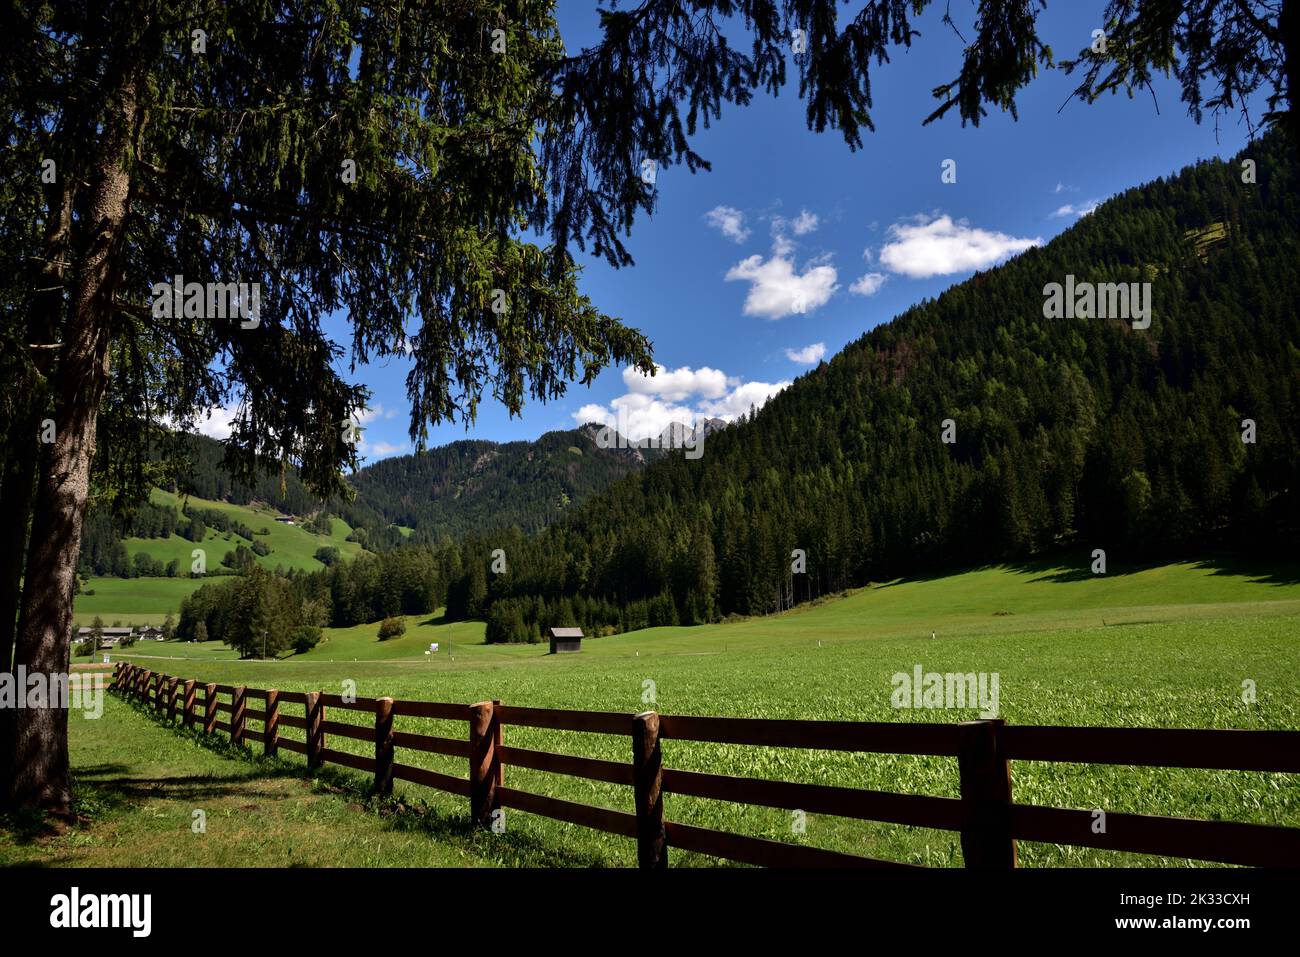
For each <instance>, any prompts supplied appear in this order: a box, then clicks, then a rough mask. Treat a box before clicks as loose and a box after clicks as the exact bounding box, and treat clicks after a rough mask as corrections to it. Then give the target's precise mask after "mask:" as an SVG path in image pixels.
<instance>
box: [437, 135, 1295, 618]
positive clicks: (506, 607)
mask: <svg viewBox="0 0 1300 957" xmlns="http://www.w3.org/2000/svg"><path fill="white" fill-rule="evenodd" d="M1246 158H1250V159H1253V160H1254V161H1255V162H1256V164H1257V171H1256V179H1257V182H1255V183H1246V182H1243V177H1242V165H1241V161H1242V160H1243V159H1246ZM1298 263H1300V201H1298V197H1297V176H1296V162H1295V157H1294V154H1293V152H1292V150H1291V147H1290V145H1289V144H1288V143H1287V142H1286V141H1285V140H1284V139H1283V138H1282V137H1281V136H1279V135H1276V134H1270V135H1268V136H1267V137H1265V138H1264V139H1263V140H1262V141H1260V142H1257V143H1256V144H1254V145H1253V146H1251V147H1250V148H1249V149H1248V150H1246V151H1245V152H1244V153H1243V154H1242V155H1241V156H1240V157H1238V158H1237V159H1235V160H1233V161H1229V162H1218V161H1214V162H1204V163H1199V164H1197V165H1195V166H1192V167H1189V168H1187V169H1185V170H1183V171H1182V172H1181V173H1178V174H1177V175H1175V176H1172V177H1170V178H1167V179H1160V180H1157V181H1155V182H1153V183H1149V184H1147V185H1145V186H1142V187H1139V188H1135V189H1131V190H1129V191H1127V192H1125V193H1123V194H1122V195H1120V196H1117V197H1115V198H1113V199H1112V200H1110V201H1109V202H1107V203H1105V204H1104V205H1103V206H1101V207H1100V208H1099V209H1098V210H1097V211H1096V212H1095V213H1093V214H1092V215H1090V216H1088V217H1086V218H1085V219H1083V220H1081V221H1080V222H1079V223H1078V224H1077V225H1075V226H1074V227H1073V228H1071V229H1069V230H1068V231H1066V232H1065V233H1064V234H1062V235H1061V236H1059V237H1057V238H1056V239H1055V240H1053V241H1052V242H1050V243H1048V244H1047V245H1045V246H1043V247H1041V248H1037V249H1033V250H1030V251H1028V252H1026V253H1025V254H1023V255H1021V256H1018V257H1017V258H1015V259H1014V260H1012V261H1010V262H1008V263H1007V264H1005V265H1003V266H1001V267H998V268H996V269H992V270H990V271H988V272H984V273H980V274H977V275H976V276H974V277H973V278H971V279H970V280H968V281H966V282H963V283H961V284H960V285H957V286H955V287H953V288H952V289H950V290H948V291H947V292H945V293H944V294H943V295H941V296H940V297H939V298H938V299H936V300H933V301H925V302H922V303H920V304H918V305H917V306H915V307H913V308H911V309H909V310H908V311H907V312H905V313H904V314H902V315H900V316H898V317H897V318H896V319H894V320H893V321H892V322H889V323H887V324H885V325H883V326H881V327H879V328H876V329H874V330H872V331H871V332H869V333H867V334H866V335H864V336H863V337H862V338H861V339H860V340H858V341H857V342H855V343H853V344H851V345H849V346H848V347H846V348H845V349H844V350H843V351H842V352H841V353H840V354H838V355H837V356H835V357H834V358H833V359H832V360H830V361H829V362H826V363H823V364H822V365H821V366H820V367H819V368H817V369H815V370H813V371H811V372H810V373H808V374H806V375H804V376H802V377H801V378H800V379H798V380H797V381H796V382H795V383H794V384H793V385H792V386H790V387H789V388H788V389H786V390H785V391H784V392H782V393H781V394H779V395H778V396H776V397H774V398H773V399H772V400H771V401H770V402H769V403H768V404H767V405H766V406H765V407H764V408H763V409H762V410H761V411H760V412H759V413H758V415H757V417H756V418H755V419H754V420H753V421H749V422H744V423H739V424H737V425H734V426H732V427H731V428H729V429H726V430H725V431H723V432H722V433H720V434H718V435H716V436H713V437H711V440H710V442H709V444H708V445H707V446H706V448H705V453H704V455H703V457H702V458H700V459H698V460H695V461H691V460H687V459H685V458H684V457H683V456H682V455H679V454H674V455H669V456H668V457H666V459H665V460H663V461H661V462H658V463H655V464H652V465H650V466H649V467H647V468H646V469H644V470H643V471H641V472H638V473H637V474H634V475H632V476H629V477H628V478H626V479H624V480H622V481H621V482H618V483H616V484H615V485H613V486H611V487H610V488H609V489H608V490H606V491H605V492H603V493H601V494H599V495H596V496H594V497H592V498H591V499H590V500H588V501H587V502H586V503H585V504H583V505H581V506H580V507H578V508H577V509H576V510H574V512H573V513H572V514H571V515H570V516H569V518H568V519H567V520H566V521H565V522H563V523H560V524H558V525H556V526H554V527H552V528H551V529H549V530H547V531H546V532H544V533H543V534H541V535H540V536H535V537H531V538H524V537H517V538H511V540H510V542H509V547H510V549H511V550H512V551H511V554H512V557H513V562H512V564H511V571H510V574H509V575H504V576H499V577H497V578H495V579H492V580H491V581H490V583H489V585H490V588H489V591H488V593H487V594H485V595H483V596H482V602H481V605H482V607H481V609H480V610H486V609H487V607H488V606H489V605H491V604H492V603H493V602H495V605H496V607H495V610H494V617H495V619H496V632H495V634H496V636H497V637H498V638H499V639H503V640H518V636H519V635H520V634H522V633H524V632H526V631H527V630H529V628H530V623H535V622H536V621H537V620H538V615H539V614H542V613H543V612H544V609H545V607H546V606H545V604H543V603H545V602H549V603H556V602H559V601H560V600H561V599H577V597H578V596H582V598H581V599H580V600H581V602H582V603H583V605H584V607H587V606H590V608H591V609H595V610H588V611H587V615H588V624H592V625H594V624H597V623H598V619H603V618H606V617H608V616H609V615H610V614H611V612H610V611H609V609H610V608H612V607H621V608H622V609H623V610H622V611H621V612H619V613H617V614H618V615H619V617H618V618H617V619H616V620H615V621H614V622H613V623H614V624H616V626H619V627H638V626H640V625H643V624H646V623H665V622H666V621H668V620H680V621H683V622H688V621H699V620H704V619H707V618H713V617H717V616H719V615H723V614H727V613H731V612H737V613H748V614H752V613H764V612H769V611H773V610H775V609H777V608H779V607H783V606H787V605H788V604H790V603H791V601H802V600H804V599H806V598H807V597H809V596H814V595H816V594H818V593H823V592H826V591H830V590H835V589H840V588H843V587H846V586H851V585H857V584H862V583H864V582H867V581H873V580H874V581H881V580H886V579H892V578H894V577H896V576H900V575H911V574H917V573H924V572H929V571H937V570H941V569H949V568H954V567H960V566H968V565H972V564H979V563H985V562H994V561H1000V560H1007V559H1016V558H1021V557H1026V556H1030V555H1033V554H1035V553H1038V552H1041V551H1044V550H1047V549H1051V548H1054V547H1060V546H1075V547H1081V548H1086V549H1088V550H1091V549H1093V548H1102V549H1105V550H1106V551H1107V554H1108V557H1109V559H1110V561H1112V562H1120V561H1130V560H1134V559H1138V558H1143V557H1156V556H1162V557H1172V556H1178V555H1183V554H1190V553H1193V552H1195V551H1197V550H1199V549H1203V548H1205V547H1207V546H1240V547H1245V548H1249V549H1251V550H1253V551H1255V552H1259V551H1264V550H1268V549H1281V548H1285V547H1287V546H1288V545H1293V544H1294V542H1295V541H1296V540H1297V535H1298V533H1300V507H1298V505H1297V501H1298V499H1297V492H1298V488H1297V481H1298V479H1300V476H1298V474H1297V473H1298V471H1300V441H1298V430H1300V308H1298V307H1300V270H1297V268H1296V267H1297V264H1298ZM1071 275H1072V276H1073V277H1074V281H1075V282H1076V283H1083V282H1091V283H1118V282H1124V283H1143V282H1149V283H1150V284H1151V286H1150V295H1151V304H1152V311H1151V323H1150V327H1149V328H1146V329H1136V328H1134V326H1133V323H1132V322H1130V321H1125V320H1120V319H1113V318H1112V319H1101V318H1046V317H1045V312H1044V303H1045V298H1046V297H1045V292H1044V290H1045V287H1047V286H1048V284H1050V283H1060V284H1065V283H1066V282H1067V277H1068V276H1071ZM948 419H951V420H952V423H951V424H952V425H953V426H955V442H953V443H952V444H947V443H945V442H944V441H943V440H942V437H943V432H944V426H945V420H948ZM1246 419H1249V420H1252V422H1253V424H1254V436H1253V437H1254V442H1253V443H1252V442H1246V441H1243V435H1246V436H1247V437H1249V432H1248V425H1247V426H1244V425H1243V420H1246ZM504 544H505V542H504V541H503V540H502V539H501V536H496V537H494V538H491V541H488V540H484V541H481V542H476V543H471V544H470V546H469V547H470V549H471V550H473V549H477V550H478V552H479V555H478V557H477V558H476V559H475V561H474V562H472V563H468V562H467V564H466V566H465V567H466V568H467V569H468V568H472V567H473V565H474V564H477V562H478V561H485V560H486V558H485V556H486V553H487V551H488V550H489V549H490V548H492V547H501V546H503V545H504ZM794 549H803V550H804V552H805V553H806V562H807V574H806V575H800V574H792V570H791V565H792V559H791V552H792V550H794ZM467 574H468V572H467ZM471 591H473V589H471ZM633 603H636V605H635V609H634V610H633V611H631V612H629V611H628V608H629V607H631V606H632V605H633ZM539 609H540V610H541V611H539ZM462 610H464V611H466V612H473V611H474V610H475V608H474V607H473V603H472V602H471V607H469V608H467V609H462ZM544 613H545V615H546V616H547V617H551V616H552V615H553V609H552V611H550V612H544ZM578 617H580V618H581V617H582V615H581V614H579V615H578Z"/></svg>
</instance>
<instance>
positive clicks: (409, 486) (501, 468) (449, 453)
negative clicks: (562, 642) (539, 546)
mask: <svg viewBox="0 0 1300 957" xmlns="http://www.w3.org/2000/svg"><path fill="white" fill-rule="evenodd" d="M629 452H631V453H632V454H629ZM653 452H654V450H645V453H646V454H653ZM646 454H642V455H637V454H636V453H635V451H634V450H629V449H618V448H611V449H603V448H600V447H599V446H598V445H597V443H596V441H595V436H594V432H593V430H589V429H572V430H567V431H560V432H547V433H546V434H545V435H542V436H541V437H540V438H538V439H537V440H536V441H533V442H505V443H498V442H485V441H481V440H472V439H471V440H465V441H461V442H452V443H450V444H449V445H444V446H441V447H439V448H436V449H430V450H429V451H427V452H424V453H422V454H420V455H402V456H397V457H394V458H390V459H383V460H382V461H379V462H376V463H375V464H374V465H370V466H367V467H366V468H364V469H361V470H360V471H358V472H357V473H356V474H355V475H353V476H351V477H350V479H349V483H350V484H351V485H352V486H353V487H354V488H355V489H357V491H358V493H359V494H358V500H359V502H360V503H362V504H363V505H364V506H365V507H366V508H368V509H370V510H372V511H374V512H375V513H376V514H377V515H380V516H382V517H383V518H384V519H385V520H386V521H387V522H390V523H393V524H396V525H403V526H409V527H412V528H414V529H415V533H414V535H413V539H414V540H416V541H436V540H438V539H439V538H442V537H444V536H452V537H459V536H461V535H465V534H467V533H470V532H479V533H482V532H484V531H487V530H490V529H494V528H509V527H510V526H513V525H517V526H519V527H520V528H522V529H523V530H525V531H530V532H531V531H537V530H539V529H541V528H542V527H543V526H545V525H547V524H548V523H549V522H551V521H554V520H555V519H557V518H559V517H561V516H562V515H564V514H565V512H566V510H567V509H569V508H570V507H571V506H572V505H573V504H574V503H576V502H578V501H580V500H581V499H583V498H585V497H587V496H588V495H590V494H592V493H593V492H596V491H599V490H601V489H604V488H605V487H607V486H608V485H610V484H611V483H613V482H615V481H617V480H618V479H620V478H622V477H624V476H626V475H629V474H630V473H632V472H634V471H636V470H637V469H638V468H640V467H641V465H642V463H643V461H644V460H645V457H646Z"/></svg>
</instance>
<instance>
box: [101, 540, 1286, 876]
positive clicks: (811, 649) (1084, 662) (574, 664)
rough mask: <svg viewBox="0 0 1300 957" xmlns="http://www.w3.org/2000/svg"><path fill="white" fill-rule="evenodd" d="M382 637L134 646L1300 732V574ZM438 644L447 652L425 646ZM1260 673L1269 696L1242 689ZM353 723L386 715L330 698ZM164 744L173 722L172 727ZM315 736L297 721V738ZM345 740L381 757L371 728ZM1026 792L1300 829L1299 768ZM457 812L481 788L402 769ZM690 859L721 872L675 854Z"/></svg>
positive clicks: (1105, 583) (714, 703) (748, 826)
mask: <svg viewBox="0 0 1300 957" xmlns="http://www.w3.org/2000/svg"><path fill="white" fill-rule="evenodd" d="M407 624H408V629H407V633H406V634H405V635H404V636H402V637H401V638H397V639H392V640H390V641H386V642H380V641H378V639H377V631H378V626H377V625H367V626H363V627H359V628H350V629H327V638H328V640H327V641H324V642H322V644H321V645H320V646H318V647H317V648H316V649H315V650H313V651H312V652H310V653H308V654H306V655H300V656H293V657H289V658H286V659H284V660H279V661H238V660H235V659H234V656H233V654H232V653H231V652H229V651H228V650H226V649H221V648H217V647H213V646H210V645H209V646H198V645H182V644H178V643H166V644H158V645H151V646H149V647H148V648H143V647H142V646H140V645H137V646H136V648H135V649H133V654H131V655H126V656H123V657H126V658H129V659H131V660H137V661H139V662H140V663H141V664H144V665H145V666H147V667H150V668H153V669H154V670H160V671H166V672H168V673H170V674H178V675H182V676H193V677H196V678H200V679H204V680H214V681H225V682H234V683H243V684H247V685H249V686H252V687H262V688H266V687H278V688H280V689H283V690H311V689H321V690H326V691H334V692H339V691H347V690H351V688H352V687H353V686H354V685H355V691H356V693H357V694H358V695H361V696H379V695H391V696H394V697H399V698H408V699H424V700H435V701H451V702H462V703H469V702H473V701H480V700H485V699H494V698H495V699H500V700H502V701H504V702H505V703H507V704H517V705H529V706H535V707H553V708H581V709H591V710H605V711H615V712H624V713H627V714H629V715H630V714H633V713H635V712H637V711H641V710H645V709H646V708H648V707H653V708H655V709H657V710H659V711H661V712H663V713H668V714H701V715H736V716H742V717H779V718H817V719H845V720H867V721H937V722H955V721H961V720H967V719H970V718H974V717H977V716H978V715H977V712H976V711H975V710H958V709H954V710H925V709H917V710H913V709H906V708H904V709H899V708H895V707H893V705H892V703H891V692H892V690H893V687H894V685H893V676H894V675H895V674H898V673H911V672H912V670H913V668H914V667H915V666H916V665H920V666H921V667H922V668H923V669H924V670H925V671H936V672H961V673H969V672H976V673H979V672H986V673H997V674H998V676H999V689H1000V694H999V698H1000V700H999V715H1000V716H1001V717H1003V718H1005V719H1006V720H1007V721H1008V722H1010V723H1013V724H1060V725H1097V726H1130V727H1205V728H1273V729H1296V728H1300V696H1298V695H1297V689H1300V629H1298V627H1297V626H1300V569H1298V568H1295V567H1289V568H1279V567H1277V566H1270V567H1268V568H1264V567H1251V566H1249V565H1241V564H1239V563H1235V562H1230V561H1227V560H1213V559H1211V560H1206V561H1200V562H1184V563H1180V564H1174V565H1166V566H1160V567H1154V568H1141V569H1118V570H1114V571H1113V572H1112V574H1110V575H1108V576H1105V577H1104V578H1103V577H1098V576H1092V575H1091V574H1089V573H1088V572H1087V571H1086V566H1083V570H1082V571H1081V570H1080V569H1079V568H1073V567H1068V566H1057V565H1051V564H1034V565H1020V566H1000V567H995V568H984V569H979V570H975V571H970V572H967V573H964V574H960V575H953V576H949V577H946V578H934V579H926V580H909V581H900V582H891V583H887V584H882V585H876V586H872V587H868V588H864V589H860V590H857V591H855V592H852V593H850V594H847V595H845V596H842V597H837V598H833V599H828V600H826V601H823V602H821V603H820V604H817V605H814V606H811V607H805V608H802V609H799V610H796V611H792V612H788V613H785V614H782V615H776V616H771V617H766V618H756V619H749V620H743V621H735V622H729V623H720V624H716V625H710V626H702V627H695V628H659V629H650V630H645V631H639V632H634V633H632V634H627V635H620V636H615V637H609V638H601V639H593V640H588V641H586V642H584V649H583V652H582V653H581V654H577V655H563V656H550V655H548V654H546V648H545V646H542V645H513V646H490V645H484V644H483V643H482V626H481V625H480V624H475V623H464V622H458V623H454V624H451V623H448V622H446V621H445V620H443V619H442V618H441V617H439V616H437V615H435V616H428V617H424V616H415V617H411V618H408V619H407ZM432 641H437V642H438V643H439V650H438V652H437V653H435V654H428V655H426V654H425V653H424V652H425V651H426V650H427V649H428V648H429V644H430V642H432ZM1244 682H1251V683H1253V685H1252V686H1253V688H1254V690H1255V697H1254V700H1252V701H1247V700H1245V699H1244V697H1243V687H1245V685H1244V684H1243V683H1244ZM330 717H331V719H334V720H347V721H355V722H361V723H365V721H366V719H367V717H368V716H367V715H364V714H358V713H351V712H342V711H332V712H331V715H330ZM399 728H400V729H404V730H412V731H423V732H425V733H435V734H442V735H447V736H453V737H463V736H464V734H465V728H464V726H463V724H462V723H457V722H441V721H431V720H416V719H409V718H402V719H399ZM157 733H159V734H165V733H168V732H165V731H159V732H157ZM287 733H291V734H296V732H287ZM506 741H507V743H513V744H515V745H518V746H520V747H527V748H536V749H539V750H549V751H561V752H566V753H572V754H582V755H586V756H591V757H603V758H607V759H610V760H618V761H626V760H628V749H629V744H628V741H627V739H626V738H622V737H609V736H604V735H590V734H578V733H572V732H554V731H544V730H537V729H528V728H518V727H507V729H506ZM330 747H336V748H340V749H344V750H354V751H356V752H358V753H366V752H367V750H368V749H367V746H366V745H365V744H364V743H363V742H360V741H354V740H351V739H346V738H341V737H335V738H332V739H331V743H330ZM664 755H665V762H666V764H667V765H668V766H670V767H676V768H684V769H687V770H700V771H705V770H707V771H714V772H719V771H720V772H723V773H729V774H736V775H745V776H754V777H763V778H779V779H782V780H792V781H807V782H811V783H819V784H837V785H843V786H853V787H863V788H872V789H878V790H890V791H900V792H907V793H916V794H935V795H945V796H954V797H955V796H957V794H958V779H957V768H956V762H955V760H952V759H945V758H928V757H920V756H883V755H852V754H836V753H829V752H826V753H822V752H811V751H800V750H796V749H780V748H753V747H744V746H732V745H714V744H696V743H686V742H677V741H669V742H666V743H665V750H664ZM398 760H399V761H403V762H405V763H409V764H415V765H420V766H425V767H431V768H435V769H438V770H442V771H445V772H447V773H456V774H460V775H462V776H463V775H464V773H465V770H464V768H463V767H461V765H462V764H463V762H461V761H458V760H456V759H452V758H444V757H441V756H436V755H423V754H417V753H413V752H402V753H401V754H400V756H399V758H398ZM506 775H507V781H508V782H509V783H510V784H511V786H515V787H520V788H523V789H526V790H532V791H536V792H538V793H542V794H549V795H553V796H556V797H562V798H567V799H570V800H577V801H582V802H584V803H590V804H597V805H601V806H606V807H612V808H620V809H625V810H630V808H631V793H630V791H629V790H628V789H626V788H622V787H620V786H617V785H610V784H604V783H599V782H590V781H584V780H581V779H577V778H566V777H562V776H559V775H547V774H542V773H539V772H533V771H528V770H523V769H516V768H507V771H506ZM1012 779H1013V787H1014V794H1015V797H1016V800H1018V801H1020V802H1022V803H1035V804H1050V805H1056V806H1061V807H1073V808H1081V809H1101V810H1110V811H1128V812H1134V813H1143V814H1168V815H1177V816H1188V817H1200V818H1211V819H1215V818H1222V819H1229V820H1238V821H1249V822H1259V823H1274V824H1285V825H1289V826H1300V782H1296V781H1294V780H1291V779H1289V777H1288V776H1287V775H1281V774H1259V773H1248V772H1226V771H1187V770H1171V769H1160V768H1126V767H1107V766H1077V765H1060V764H1049V763H1040V762H1017V763H1016V764H1015V765H1014V766H1013V769H1012ZM398 790H399V797H400V798H402V799H403V800H406V801H427V802H428V806H429V809H430V813H431V814H434V815H439V814H441V815H446V816H447V818H446V819H447V820H453V819H457V818H456V816H457V815H460V816H463V815H464V808H463V807H461V805H462V803H463V802H462V800H461V799H460V798H456V797H453V796H451V795H443V794H440V793H438V792H433V791H428V790H426V789H423V788H418V787H414V786H404V785H402V784H401V783H400V782H399V785H398ZM667 811H668V816H669V818H670V819H671V820H676V821H682V822H686V823H691V824H698V825H702V826H708V827H719V828H725V829H728V830H733V831H737V832H740V833H746V834H753V835H756V836H763V837H769V838H773V839H779V840H793V841H798V842H804V843H808V844H813V845H817V846H822V847H828V848H832V849H835V850H843V851H849V852H852V853H859V854H867V855H869V856H876V857H884V858H889V859H893V860H902V861H907V862H910V863H917V864H929V865H944V866H948V865H958V864H960V861H961V854H960V845H959V841H958V838H957V835H955V834H949V833H946V832H941V831H931V830H926V829H920V828H910V827H903V826H898V825H890V824H875V823H870V822H856V821H845V820H841V819H837V818H830V817H819V816H815V815H808V816H807V819H806V827H805V828H804V830H803V831H802V833H798V832H796V831H795V830H794V829H793V826H792V816H791V815H790V814H789V813H788V812H784V811H779V810H772V809H764V808H752V807H746V806H742V805H733V804H727V803H723V802H716V801H709V800H703V799H694V798H683V797H680V796H676V795H670V796H669V797H668V798H667ZM508 814H509V825H508V826H509V830H510V832H511V834H512V835H514V836H515V837H516V838H518V839H520V840H524V841H526V842H529V846H537V847H543V848H547V849H549V850H548V851H547V853H548V854H549V853H553V854H555V855H556V859H563V860H581V861H590V862H596V863H606V864H612V865H629V864H632V863H634V855H635V849H634V847H633V846H632V842H630V841H626V840H623V839H620V838H615V837H611V836H608V835H603V834H599V833H597V832H593V831H587V830H585V829H582V828H578V827H575V826H572V825H567V824H562V823H558V822H554V821H550V820H547V819H544V818H540V817H535V816H532V815H528V814H524V813H521V812H508ZM1021 858H1022V862H1023V863H1024V864H1025V865H1026V866H1043V865H1067V866H1073V865H1085V866H1093V865H1103V866H1105V865H1129V866H1137V865H1152V864H1165V865H1180V864H1187V863H1189V862H1184V861H1178V860H1166V859H1161V858H1153V857H1144V856H1139V855H1124V854H1117V853H1113V852H1105V851H1096V850H1090V849H1082V848H1065V847H1057V846H1051V845H1034V844H1022V845H1021ZM674 861H675V863H679V864H692V865H711V864H714V863H716V862H715V861H712V860H710V859H708V858H701V857H697V856H695V855H689V854H676V855H675V856H674Z"/></svg>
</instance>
